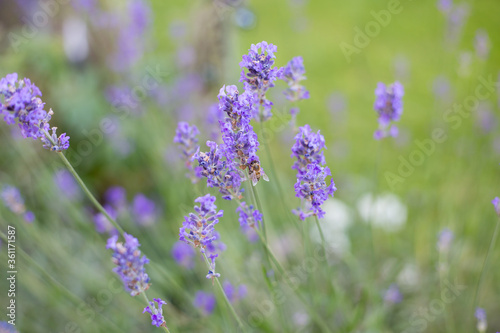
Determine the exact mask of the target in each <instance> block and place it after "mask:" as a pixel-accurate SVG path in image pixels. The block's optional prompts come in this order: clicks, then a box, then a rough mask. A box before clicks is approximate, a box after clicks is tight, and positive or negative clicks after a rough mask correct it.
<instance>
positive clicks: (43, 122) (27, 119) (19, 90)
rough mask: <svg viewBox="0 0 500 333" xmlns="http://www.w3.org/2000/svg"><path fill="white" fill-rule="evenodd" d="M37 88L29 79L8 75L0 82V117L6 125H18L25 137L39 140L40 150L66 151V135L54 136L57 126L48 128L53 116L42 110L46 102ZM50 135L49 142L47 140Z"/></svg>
mask: <svg viewBox="0 0 500 333" xmlns="http://www.w3.org/2000/svg"><path fill="white" fill-rule="evenodd" d="M39 96H42V93H41V92H40V89H38V87H37V86H35V85H34V84H32V83H31V81H30V79H27V78H25V79H24V80H18V79H17V73H12V74H8V75H7V76H6V77H4V78H2V79H0V101H1V103H0V116H3V119H4V121H5V122H6V123H7V124H8V125H12V124H14V123H16V120H17V123H18V125H19V128H20V129H21V133H22V135H23V137H24V138H33V139H34V140H38V139H41V141H42V142H43V144H44V145H43V147H44V148H46V149H50V150H52V151H57V152H60V151H62V150H66V149H68V148H69V136H66V133H63V134H61V135H60V136H59V137H57V135H56V133H55V131H56V127H53V128H52V134H49V133H47V132H48V131H49V129H50V125H49V120H50V118H51V117H52V115H53V114H54V112H53V111H52V110H50V111H49V112H47V111H45V110H44V105H45V103H43V102H42V100H41V99H40V97H39ZM46 133H47V135H50V138H51V139H52V141H51V140H49V139H48V138H47V137H46Z"/></svg>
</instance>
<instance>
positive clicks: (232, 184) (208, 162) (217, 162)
mask: <svg viewBox="0 0 500 333" xmlns="http://www.w3.org/2000/svg"><path fill="white" fill-rule="evenodd" d="M207 146H208V147H209V148H210V152H207V153H204V152H200V151H197V152H196V154H195V155H194V159H196V160H197V161H198V164H199V165H200V167H201V168H202V171H201V173H200V174H201V175H202V176H203V177H206V178H207V186H209V187H217V188H218V189H219V192H220V193H221V194H222V198H223V199H224V200H232V199H233V198H237V199H239V198H241V193H242V190H241V189H240V187H241V181H242V178H241V175H240V173H239V171H238V170H237V169H235V168H234V166H233V164H231V163H226V161H224V160H223V158H224V155H223V150H222V149H221V148H220V146H217V144H216V143H215V142H212V141H207ZM222 148H223V147H222Z"/></svg>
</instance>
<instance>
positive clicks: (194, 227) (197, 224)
mask: <svg viewBox="0 0 500 333" xmlns="http://www.w3.org/2000/svg"><path fill="white" fill-rule="evenodd" d="M215 200H216V199H215V197H214V196H211V195H210V194H207V195H205V196H203V197H199V198H197V199H196V200H195V201H194V202H197V203H199V204H200V205H199V206H194V211H195V213H190V214H189V215H188V216H186V217H185V220H184V222H183V223H182V227H181V228H180V229H179V240H181V241H183V242H185V243H186V244H189V245H191V246H193V247H194V248H199V249H200V252H201V253H202V254H204V255H206V254H205V253H206V252H207V249H208V248H209V247H211V246H213V242H214V241H216V240H217V236H216V235H215V230H214V226H215V225H216V224H217V223H219V218H220V217H222V216H223V214H224V211H222V210H220V211H218V212H217V206H216V205H215ZM208 257H209V259H210V269H209V271H208V274H207V279H209V278H212V279H213V278H215V277H219V276H220V274H219V273H216V272H215V258H217V257H218V254H216V253H213V252H212V253H210V254H209V255H208Z"/></svg>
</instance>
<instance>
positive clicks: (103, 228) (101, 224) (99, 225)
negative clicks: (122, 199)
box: [94, 205, 118, 235]
mask: <svg viewBox="0 0 500 333" xmlns="http://www.w3.org/2000/svg"><path fill="white" fill-rule="evenodd" d="M103 208H104V210H105V211H106V212H107V213H108V214H109V216H110V217H111V218H112V219H116V211H115V210H114V209H113V208H112V207H111V206H110V205H104V206H103ZM94 224H95V230H96V231H97V232H98V233H101V234H102V233H105V232H107V233H108V234H110V235H118V230H116V229H115V227H114V226H113V225H112V224H111V222H109V220H108V219H107V218H106V216H105V215H104V214H103V213H96V214H95V215H94Z"/></svg>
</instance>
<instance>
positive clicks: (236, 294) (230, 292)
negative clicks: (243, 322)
mask: <svg viewBox="0 0 500 333" xmlns="http://www.w3.org/2000/svg"><path fill="white" fill-rule="evenodd" d="M222 288H223V289H224V293H225V294H226V296H227V298H228V299H229V301H230V302H231V303H236V302H238V301H240V300H242V299H243V298H245V297H246V296H247V287H246V286H245V285H244V284H241V285H240V286H239V287H238V290H235V288H234V286H233V285H232V284H231V282H229V281H228V280H226V281H224V283H223V284H222Z"/></svg>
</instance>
